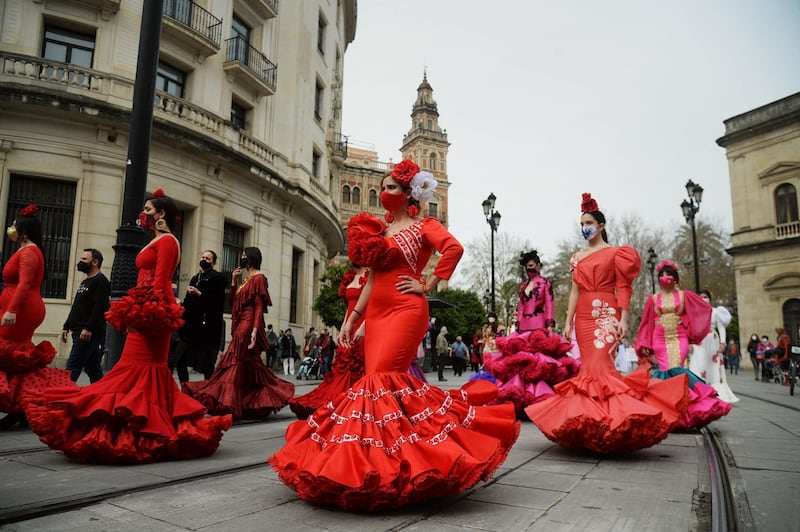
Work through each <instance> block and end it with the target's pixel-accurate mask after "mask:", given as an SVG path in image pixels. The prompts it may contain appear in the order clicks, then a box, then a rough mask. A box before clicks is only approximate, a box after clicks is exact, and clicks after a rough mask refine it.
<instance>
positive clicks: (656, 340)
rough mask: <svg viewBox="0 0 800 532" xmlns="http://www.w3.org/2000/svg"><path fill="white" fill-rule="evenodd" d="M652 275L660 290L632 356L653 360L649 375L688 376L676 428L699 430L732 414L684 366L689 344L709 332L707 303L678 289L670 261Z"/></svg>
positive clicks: (647, 308)
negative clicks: (685, 397)
mask: <svg viewBox="0 0 800 532" xmlns="http://www.w3.org/2000/svg"><path fill="white" fill-rule="evenodd" d="M656 272H657V274H658V283H659V285H660V286H661V289H660V290H659V291H658V292H656V293H655V294H653V295H652V296H650V297H649V298H647V302H646V303H645V306H644V312H643V313H642V321H641V322H640V324H639V332H638V333H637V335H636V352H637V353H638V354H639V355H640V357H642V356H643V357H646V358H647V357H651V356H652V358H654V359H655V365H654V367H653V368H652V370H651V375H652V376H653V377H656V378H658V379H669V378H670V377H674V376H676V375H682V374H685V375H687V376H688V378H689V382H688V386H689V388H690V389H689V398H690V401H689V405H688V408H687V410H686V412H684V414H683V415H682V416H681V418H680V421H679V423H678V425H677V427H676V428H677V429H681V430H687V429H698V428H702V427H704V426H706V425H707V424H709V423H711V422H712V421H714V420H715V419H719V418H720V417H722V416H724V415H725V414H727V413H728V412H730V410H731V405H730V404H729V403H726V402H725V401H722V400H720V399H719V398H718V397H717V391H716V390H715V389H714V388H713V387H711V386H709V385H708V384H706V383H705V381H703V379H701V378H700V377H698V376H697V375H695V374H694V373H692V372H691V371H689V370H688V369H687V368H685V367H684V366H685V364H686V359H687V356H688V354H689V345H690V344H699V343H700V342H702V341H703V338H705V336H706V334H708V332H709V330H710V328H711V305H709V304H708V303H706V302H705V301H704V300H703V299H701V298H700V296H698V295H697V294H695V293H694V292H691V291H689V290H681V289H680V284H679V276H678V266H677V265H676V264H675V263H674V262H670V261H664V262H662V263H661V264H659V265H658V267H657V268H656ZM646 365H647V364H645V366H646Z"/></svg>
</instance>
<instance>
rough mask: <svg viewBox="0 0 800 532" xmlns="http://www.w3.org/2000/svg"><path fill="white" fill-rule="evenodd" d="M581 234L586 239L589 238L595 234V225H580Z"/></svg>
mask: <svg viewBox="0 0 800 532" xmlns="http://www.w3.org/2000/svg"><path fill="white" fill-rule="evenodd" d="M581 234H582V235H583V238H585V239H586V240H591V239H592V238H594V235H596V234H597V226H596V225H587V226H586V227H581Z"/></svg>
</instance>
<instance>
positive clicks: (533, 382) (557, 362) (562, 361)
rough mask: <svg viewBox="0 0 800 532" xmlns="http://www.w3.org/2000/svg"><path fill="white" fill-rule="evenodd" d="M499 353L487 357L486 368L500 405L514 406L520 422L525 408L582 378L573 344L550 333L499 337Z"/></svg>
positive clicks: (486, 352)
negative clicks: (570, 380)
mask: <svg viewBox="0 0 800 532" xmlns="http://www.w3.org/2000/svg"><path fill="white" fill-rule="evenodd" d="M495 345H496V347H497V351H485V352H484V353H483V367H484V369H485V370H486V372H487V373H488V374H490V375H492V376H493V377H495V378H496V379H497V380H496V384H497V387H498V390H499V393H498V397H497V401H498V402H501V401H510V402H512V403H513V404H514V406H515V408H516V412H517V418H519V419H527V416H525V411H524V410H525V407H527V406H528V405H532V404H534V403H537V402H539V401H543V400H545V399H547V398H549V397H552V396H554V395H555V392H554V391H553V388H552V386H554V385H556V384H558V383H559V382H562V381H564V380H566V379H568V378H570V377H574V376H575V375H577V374H578V370H579V369H580V366H581V363H580V360H578V359H575V358H572V357H570V356H569V355H568V354H567V353H568V352H569V350H570V349H571V348H572V344H571V343H569V342H567V341H566V340H564V339H563V338H561V337H560V336H559V335H557V334H556V333H550V332H548V331H547V329H534V330H533V331H528V332H524V333H522V334H519V333H516V332H514V333H512V334H511V335H510V336H499V337H497V338H496V339H495Z"/></svg>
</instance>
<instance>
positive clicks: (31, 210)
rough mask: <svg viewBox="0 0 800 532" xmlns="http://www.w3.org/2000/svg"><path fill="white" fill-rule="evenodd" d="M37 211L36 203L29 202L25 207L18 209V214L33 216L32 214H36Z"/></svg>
mask: <svg viewBox="0 0 800 532" xmlns="http://www.w3.org/2000/svg"><path fill="white" fill-rule="evenodd" d="M37 212H39V207H37V206H36V205H34V204H33V203H31V204H30V205H28V206H27V207H23V208H21V209H20V210H19V215H20V216H33V215H34V214H36V213H37Z"/></svg>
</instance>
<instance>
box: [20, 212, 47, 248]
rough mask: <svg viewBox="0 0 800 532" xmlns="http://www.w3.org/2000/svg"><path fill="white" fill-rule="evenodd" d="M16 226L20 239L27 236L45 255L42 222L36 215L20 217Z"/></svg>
mask: <svg viewBox="0 0 800 532" xmlns="http://www.w3.org/2000/svg"><path fill="white" fill-rule="evenodd" d="M14 225H15V226H16V228H17V234H18V235H19V236H20V239H21V238H22V237H23V236H25V237H26V238H27V239H28V240H30V241H31V242H33V243H34V244H36V245H37V246H38V247H39V249H41V250H42V252H43V253H44V248H43V247H42V220H41V218H39V217H38V216H36V215H35V214H33V215H26V216H23V215H21V214H20V215H18V216H17V219H16V221H15V222H14Z"/></svg>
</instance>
